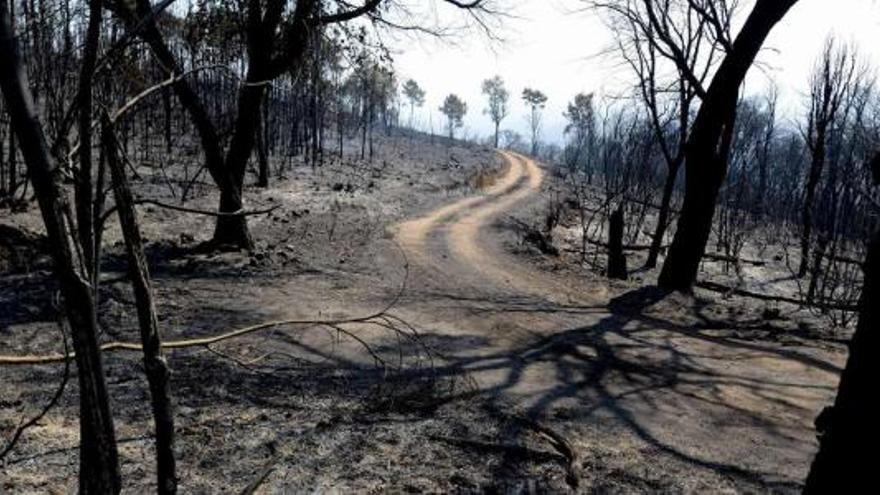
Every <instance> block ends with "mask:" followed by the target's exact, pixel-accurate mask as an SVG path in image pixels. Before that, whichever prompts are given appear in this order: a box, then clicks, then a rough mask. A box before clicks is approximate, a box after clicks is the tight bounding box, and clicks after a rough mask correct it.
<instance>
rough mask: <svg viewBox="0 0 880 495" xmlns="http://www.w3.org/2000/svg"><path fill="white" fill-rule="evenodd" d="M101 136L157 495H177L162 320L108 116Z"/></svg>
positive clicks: (171, 406)
mask: <svg viewBox="0 0 880 495" xmlns="http://www.w3.org/2000/svg"><path fill="white" fill-rule="evenodd" d="M102 134H103V142H104V146H105V148H104V149H105V153H106V157H107V164H108V166H109V168H110V174H111V176H112V178H113V192H114V197H115V198H116V211H117V213H118V214H119V225H120V227H121V230H122V237H123V239H124V240H125V251H126V255H127V258H128V274H129V278H131V285H132V288H133V289H134V296H135V302H136V305H137V315H138V324H139V326H140V334H141V345H142V346H143V353H144V370H145V371H146V375H147V382H148V383H149V385H150V400H151V406H152V409H153V421H154V423H155V430H156V475H157V482H158V484H157V492H158V493H160V494H161V495H173V494H174V493H177V473H176V468H175V462H174V411H173V405H172V402H171V393H170V391H169V387H168V379H169V377H170V371H169V369H168V364H167V363H166V362H165V358H164V357H163V356H162V339H161V337H160V335H159V319H158V317H157V316H156V306H155V304H154V303H153V289H152V284H151V282H150V271H149V267H148V266H147V257H146V255H145V254H144V247H143V241H142V240H141V230H140V227H139V226H138V220H137V213H136V212H135V210H134V199H133V197H132V194H131V188H130V186H129V184H128V178H127V177H126V176H125V166H124V165H123V164H122V162H121V161H120V160H119V157H118V156H117V155H116V149H117V147H116V146H117V145H116V137H115V136H114V134H113V129H112V124H111V123H110V119H109V118H108V117H107V116H106V115H105V117H104V119H103V122H102Z"/></svg>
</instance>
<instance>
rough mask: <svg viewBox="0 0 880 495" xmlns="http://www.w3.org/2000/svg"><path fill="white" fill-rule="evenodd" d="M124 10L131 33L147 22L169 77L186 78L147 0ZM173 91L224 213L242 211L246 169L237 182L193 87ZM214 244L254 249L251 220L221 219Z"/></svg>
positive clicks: (147, 38)
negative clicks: (187, 118) (192, 130)
mask: <svg viewBox="0 0 880 495" xmlns="http://www.w3.org/2000/svg"><path fill="white" fill-rule="evenodd" d="M123 6H124V4H121V3H115V4H114V7H115V8H116V9H117V10H116V12H117V14H119V16H120V17H122V19H123V21H124V22H125V24H126V26H127V27H128V29H135V28H136V27H138V25H139V24H140V22H144V24H143V25H142V26H140V31H139V32H138V33H137V34H138V36H140V37H141V39H143V40H144V42H145V43H146V44H147V45H148V46H149V47H150V50H151V52H152V53H153V56H154V57H155V58H156V60H157V61H158V62H159V67H160V68H161V70H162V72H163V74H164V75H165V77H171V76H172V75H180V74H182V73H183V70H182V68H181V66H180V64H179V63H178V61H177V58H176V57H175V56H174V54H173V53H172V52H171V49H170V48H169V47H168V45H167V43H166V42H165V39H164V38H163V37H162V34H161V32H160V31H159V28H158V26H157V24H156V21H155V19H154V18H153V17H152V14H151V13H152V10H151V7H150V3H149V2H148V1H146V0H138V1H137V8H136V11H128V10H125V9H124V8H123ZM142 19H143V21H141V20H142ZM172 88H173V89H174V92H175V94H176V95H177V99H178V101H180V104H181V106H183V108H184V109H185V110H186V111H187V113H188V114H189V116H190V118H191V120H192V122H193V126H194V127H195V129H196V132H197V133H198V134H199V141H200V143H201V145H202V151H203V152H204V153H205V167H206V168H207V169H208V172H209V173H210V175H211V178H212V179H213V180H214V183H215V184H217V187H218V188H219V189H220V211H221V212H227V213H228V212H233V211H238V210H240V209H241V207H242V198H241V194H242V183H243V178H244V172H243V170H244V165H241V168H242V173H241V180H237V179H236V174H234V173H233V172H232V169H231V168H230V166H229V163H227V161H226V160H224V157H223V151H222V150H221V148H220V137H219V135H218V133H217V129H216V127H215V126H214V124H213V123H212V122H211V118H210V117H209V115H208V111H207V109H206V107H205V106H204V104H203V102H202V101H201V100H200V99H199V97H198V95H197V94H196V92H195V91H194V90H193V88H192V86H190V84H189V82H187V80H186V79H184V78H179V79H177V80H176V81H175V82H174V84H173V85H172ZM243 89H244V88H243ZM245 113H247V112H245ZM250 132H251V136H250V142H251V146H250V148H249V149H248V150H247V152H248V156H249V155H250V152H251V150H252V149H253V144H252V143H253V139H254V132H253V127H251V131H250ZM233 144H234V143H233ZM240 155H241V150H240V149H237V150H236V152H235V153H234V154H233V153H232V150H230V154H229V156H236V157H238V156H240ZM244 161H245V164H246V162H247V157H245V160H244ZM212 241H213V243H215V244H217V245H232V246H235V247H240V248H245V249H249V248H251V247H253V240H252V239H251V236H250V232H249V231H248V228H247V219H246V218H245V217H243V216H220V217H218V218H217V223H216V225H215V229H214V238H213V239H212Z"/></svg>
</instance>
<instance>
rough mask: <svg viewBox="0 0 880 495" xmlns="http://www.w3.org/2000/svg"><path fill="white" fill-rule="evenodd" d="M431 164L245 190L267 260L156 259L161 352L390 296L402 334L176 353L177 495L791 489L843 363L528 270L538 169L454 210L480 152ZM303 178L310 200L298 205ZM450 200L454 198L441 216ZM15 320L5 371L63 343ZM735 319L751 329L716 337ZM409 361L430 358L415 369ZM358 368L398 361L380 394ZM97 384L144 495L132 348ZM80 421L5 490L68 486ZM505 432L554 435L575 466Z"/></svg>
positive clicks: (55, 433) (650, 296)
mask: <svg viewBox="0 0 880 495" xmlns="http://www.w3.org/2000/svg"><path fill="white" fill-rule="evenodd" d="M407 142H409V139H408V138H407ZM425 149H426V148H425V146H424V145H422V146H420V147H417V148H413V158H412V164H410V163H409V161H407V163H402V164H400V165H399V166H398V167H397V168H396V169H394V170H392V171H388V172H386V177H385V179H384V182H383V183H381V184H379V185H377V186H376V187H375V188H374V189H372V191H373V192H358V193H356V194H348V193H339V195H338V196H337V197H335V199H334V202H333V204H332V205H326V204H325V203H327V200H326V192H325V191H326V189H330V187H331V186H335V185H337V184H338V183H342V181H343V180H342V179H341V178H340V176H332V177H331V176H328V177H327V178H325V179H321V177H318V176H310V175H306V176H304V177H300V178H297V179H296V180H291V181H288V182H284V183H281V184H280V185H279V187H278V188H276V189H274V190H271V191H262V192H261V193H262V194H266V195H271V196H273V197H274V198H275V199H274V200H273V203H280V204H282V205H283V207H282V208H281V209H280V210H279V213H278V214H276V215H275V216H274V217H271V218H261V219H255V220H254V225H253V226H254V228H255V230H256V231H258V232H259V233H260V236H261V238H263V239H267V240H271V245H272V246H273V247H267V248H266V252H265V253H263V254H262V256H260V257H258V256H256V255H255V254H254V253H250V254H249V253H227V254H224V255H219V256H215V255H213V254H208V255H202V254H198V253H191V254H181V253H178V252H177V251H175V250H165V251H163V250H161V249H159V248H161V246H162V245H161V244H159V245H156V246H154V250H156V253H155V255H156V260H155V263H154V281H155V282H156V284H157V296H158V298H159V301H160V306H159V309H160V313H161V314H162V315H165V316H166V317H167V319H165V320H163V327H164V328H165V332H166V335H167V340H166V341H175V340H182V339H191V338H199V337H206V336H214V335H216V334H217V333H218V332H219V331H220V330H223V329H227V330H228V329H236V328H242V327H246V326H249V325H256V324H264V323H266V322H271V321H279V320H281V321H286V320H291V319H307V320H311V321H314V320H324V319H326V318H340V319H345V318H352V317H356V316H359V315H370V314H374V312H375V311H377V310H379V309H381V308H383V307H386V306H387V305H388V304H389V301H391V300H393V301H395V303H396V304H394V306H393V308H392V309H391V310H390V311H391V313H390V314H391V315H392V316H393V317H396V318H398V319H396V320H393V321H392V320H387V319H381V318H379V319H378V321H374V322H373V323H371V324H366V323H363V324H360V323H359V324H353V325H348V326H346V327H345V330H346V331H350V332H351V335H352V336H354V337H356V338H354V337H353V338H344V337H341V333H340V331H339V330H337V331H333V328H327V327H326V326H321V325H290V326H282V327H279V328H272V329H268V330H266V331H264V332H259V333H254V334H248V335H247V336H244V337H241V338H238V339H231V340H228V341H225V342H223V343H220V344H218V345H213V346H209V347H207V348H205V347H201V346H200V347H198V348H189V349H178V350H175V351H173V352H169V362H170V363H171V365H172V368H173V369H174V374H173V376H172V378H173V381H174V383H173V385H174V386H173V389H174V391H175V397H176V400H177V405H178V411H177V418H176V419H177V424H178V430H179V431H178V433H179V451H180V456H179V466H180V469H181V479H182V483H183V484H182V485H181V486H182V488H181V491H184V492H187V493H228V492H238V491H240V490H241V488H243V487H244V486H247V485H248V483H250V482H251V481H252V480H253V479H254V478H255V477H256V476H257V475H258V474H259V473H260V472H262V471H263V470H264V468H265V466H266V465H271V466H273V471H272V474H271V475H270V476H269V477H268V478H266V481H265V484H264V485H263V489H264V492H265V493H287V492H300V491H316V490H318V491H345V492H355V493H373V492H388V491H390V492H401V491H412V492H447V491H455V490H463V491H468V490H469V489H473V491H476V492H481V491H489V492H514V493H518V492H524V491H530V492H535V491H539V492H541V491H548V492H556V491H564V490H567V489H570V488H571V484H570V483H567V481H566V467H565V464H566V463H568V464H569V465H570V466H571V468H573V470H574V471H575V472H576V474H577V476H578V477H579V478H580V485H579V488H580V489H581V490H595V491H600V492H612V493H621V492H622V493H631V492H658V491H659V492H671V493H678V492H700V493H704V492H710V493H718V492H747V493H755V492H765V491H769V490H772V491H787V492H796V491H797V490H798V489H799V486H800V483H801V481H802V480H803V479H804V477H805V474H806V470H807V468H808V465H809V462H810V459H811V458H812V456H813V452H814V450H815V447H816V442H815V433H814V428H813V425H812V421H813V418H814V417H815V416H816V414H817V413H818V412H819V410H820V409H821V408H822V407H823V406H824V405H825V404H827V403H828V402H829V401H830V399H831V397H832V396H833V394H834V389H835V386H836V376H837V373H839V370H840V366H841V362H842V359H843V354H842V353H841V352H840V351H839V346H837V347H834V346H831V345H825V343H824V342H821V341H817V340H815V339H814V340H809V339H808V338H807V337H804V336H799V335H795V334H792V333H791V332H787V331H783V330H779V329H778V328H777V327H775V326H773V325H772V324H768V322H766V321H763V320H762V319H761V318H760V314H761V308H760V307H755V306H754V305H752V306H751V307H747V306H745V303H744V302H743V303H742V307H740V306H739V305H740V303H736V304H734V303H732V302H724V301H714V302H706V301H701V300H699V299H694V298H688V297H684V296H679V295H664V294H661V293H658V292H657V291H656V290H652V289H644V288H641V285H643V284H641V283H638V282H633V283H630V284H617V283H615V284H609V283H608V281H606V280H604V279H603V278H601V277H598V276H595V275H589V274H586V273H583V272H580V271H575V270H567V269H560V270H557V271H553V270H551V269H547V264H548V263H549V262H548V259H547V258H546V257H538V256H536V255H524V254H523V253H522V249H521V247H522V246H521V245H520V242H521V240H520V235H521V234H520V233H519V232H517V231H516V230H515V229H513V228H511V225H512V224H513V223H512V222H511V221H510V218H511V217H515V218H521V219H525V220H527V221H531V222H534V221H535V220H536V219H537V218H539V217H540V213H541V208H543V205H542V203H541V201H542V198H541V196H542V194H540V192H541V191H543V190H545V187H546V186H545V184H544V182H545V181H546V180H547V179H546V176H545V175H546V174H545V173H544V172H543V170H542V169H541V168H540V167H539V166H538V165H537V164H536V163H534V162H533V161H531V160H529V159H526V158H524V157H522V156H519V155H515V154H506V155H504V159H505V161H506V167H504V168H503V169H502V170H501V171H500V172H499V173H498V174H497V176H495V177H494V179H495V180H494V183H492V184H490V185H489V186H488V187H487V188H486V189H485V190H483V191H481V192H480V193H479V194H475V195H472V196H468V197H462V196H460V195H461V194H470V193H471V189H470V188H469V187H464V186H462V184H464V183H465V182H462V181H465V180H466V179H464V177H469V176H470V175H466V174H470V173H471V171H476V170H484V167H483V165H488V164H489V163H490V162H491V161H492V155H491V153H490V152H489V151H488V150H487V151H486V152H485V153H484V154H480V155H474V156H475V157H474V158H472V159H473V160H474V161H475V162H478V163H479V164H480V168H470V169H468V170H466V171H463V170H461V169H458V168H453V167H449V166H443V167H442V168H441V167H440V166H439V165H437V163H446V162H445V161H444V160H445V158H448V157H449V156H451V155H450V153H451V151H449V150H448V149H447V148H446V145H443V146H439V147H438V148H437V149H436V150H435V151H436V153H435V155H433V157H434V158H433V159H429V158H430V157H426V156H425ZM455 153H456V154H458V155H459V156H461V157H468V156H471V155H469V153H471V152H468V151H467V150H457V151H455ZM441 158H442V159H443V160H441ZM450 162H451V160H450ZM431 163H434V165H430V164H431ZM426 167H434V171H433V172H431V171H430V170H428V172H427V173H426ZM489 168H492V169H494V168H495V167H494V166H493V167H489ZM462 172H465V173H462ZM303 173H304V172H303ZM438 178H445V179H444V180H443V181H442V182H441V181H440V180H439V179H438ZM319 179H321V180H323V182H320V184H324V186H323V187H324V188H325V189H322V190H320V191H319V190H318V189H317V187H316V186H314V185H312V186H310V184H312V183H311V182H310V181H318V180H319ZM346 180H347V179H346ZM315 183H316V184H317V183H318V182H315ZM456 184H457V185H456ZM449 198H455V199H451V200H450V199H449ZM443 201H451V203H450V204H447V205H443V206H437V205H438V204H442V202H443ZM337 202H349V203H350V205H349V207H348V208H347V209H345V208H342V207H340V206H339V205H338V204H337ZM402 203H405V204H402ZM205 204H208V203H205ZM267 204H268V203H267ZM319 206H323V207H325V208H326V211H324V212H323V213H322V212H321V211H318V210H317V208H318V207H319ZM431 208H434V209H433V210H431ZM310 209H311V210H315V211H313V212H312V213H311V214H309V213H308V211H309V210H310ZM385 210H387V211H385ZM425 210H430V211H429V212H428V213H426V214H424V213H423V214H421V215H420V216H418V217H417V218H415V219H413V220H407V221H403V222H402V223H396V222H399V219H400V218H404V216H405V215H408V214H411V212H413V211H425ZM377 211H378V212H380V213H382V214H380V215H376V216H375V218H373V219H372V220H371V217H370V215H368V213H371V212H377ZM340 212H341V213H340ZM398 213H399V215H398ZM161 214H162V213H161V212H158V213H155V214H153V215H156V216H158V215H161ZM391 214H394V215H395V216H393V217H390V216H389V215H391ZM340 215H343V216H341V217H340ZM147 218H148V219H149V220H150V221H149V222H145V225H146V227H147V228H149V229H151V230H149V233H150V236H151V237H154V236H156V237H158V236H159V235H160V233H161V235H164V236H165V238H166V242H169V239H174V238H176V237H177V236H179V235H180V234H181V233H183V232H189V231H191V230H192V229H193V228H194V225H195V224H190V223H180V222H178V221H176V220H174V221H172V219H168V218H159V217H156V218H154V217H153V216H150V217H147ZM340 218H341V219H342V220H340ZM390 218H394V219H395V220H391V219H390ZM343 220H344V221H343ZM30 221H33V222H38V221H39V218H38V216H36V215H34V216H33V218H32V219H30ZM388 223H395V224H394V225H393V226H392V227H390V228H391V231H392V233H393V237H394V240H395V241H396V242H397V244H398V245H399V246H401V247H402V248H403V251H404V252H405V253H406V255H407V256H406V257H407V259H408V260H409V264H408V267H409V269H408V274H409V276H408V278H407V284H406V285H405V290H404V291H402V292H401V291H400V289H401V285H400V279H401V277H400V275H401V273H402V272H403V271H404V270H402V266H403V265H404V264H403V263H402V259H401V256H400V252H399V251H398V250H397V249H396V248H395V246H394V243H393V242H391V241H390V240H389V238H388V237H389V236H388V235H387V234H388V231H387V230H386V225H387V224H388ZM171 227H173V228H171ZM174 229H177V230H174ZM172 245H175V244H173V243H172ZM162 253H165V254H164V256H165V257H164V258H163V257H162ZM175 253H176V254H175ZM272 260H274V261H272ZM549 265H551V266H552V263H549ZM46 277H47V278H45V281H46V283H48V282H49V281H50V280H49V278H48V276H46ZM120 280H122V279H120ZM25 282H27V283H25ZM22 284H23V285H21V287H22V288H20V289H16V291H14V292H15V293H16V294H24V295H25V296H28V297H30V298H31V299H33V300H34V301H43V300H48V299H49V298H48V297H46V295H45V294H46V293H47V292H46V291H47V290H48V289H43V288H41V287H42V286H39V285H37V282H35V281H34V280H32V279H31V278H26V279H25V280H24V282H22ZM109 285H110V284H109V283H108V287H107V288H106V289H105V292H106V294H105V297H103V298H102V299H103V301H105V302H104V307H103V309H104V311H103V315H104V318H105V320H106V326H107V328H112V329H120V330H118V334H114V335H112V337H115V338H117V339H123V340H131V336H132V335H136V331H135V330H134V328H135V324H136V322H135V320H134V319H133V318H131V317H130V315H131V311H129V310H128V306H126V303H125V300H126V298H127V297H129V296H128V287H127V285H125V283H124V280H122V281H121V282H116V283H115V285H113V286H112V287H110V286H109ZM50 287H51V286H50ZM12 292H13V291H8V292H7V293H5V294H4V295H7V296H10V295H12ZM398 295H402V297H400V298H399V299H398V298H397V296H398ZM10 307H16V306H10ZM21 307H22V308H23V309H22V311H19V312H16V313H12V314H7V315H6V316H5V319H0V323H3V324H4V325H5V326H6V328H7V329H8V332H9V335H8V336H6V335H5V336H4V339H2V341H0V354H10V355H13V354H14V355H21V354H29V353H38V352H45V350H46V349H53V348H56V349H57V346H58V345H59V344H58V342H57V338H56V337H55V336H56V332H55V331H54V327H55V323H54V320H52V319H49V320H46V321H45V322H42V323H41V322H40V321H37V322H36V323H34V321H33V320H34V317H33V315H32V314H31V313H32V311H31V309H30V308H31V306H24V305H21ZM25 309H26V310H27V311H25ZM731 310H736V311H739V312H741V313H744V314H754V315H758V317H757V318H755V319H752V320H751V321H748V322H746V323H739V324H738V323H733V322H732V321H733V320H736V319H735V318H731V314H729V312H730V311H731ZM740 310H741V311H740ZM740 320H742V319H740ZM740 320H737V321H740ZM4 322H5V323H4ZM391 323H395V324H398V323H405V325H407V326H406V328H407V329H409V330H412V331H414V332H417V333H418V344H417V345H410V344H413V342H411V341H407V340H406V339H405V338H401V335H400V334H395V333H394V332H391V331H389V329H388V326H390V325H391ZM126 325H127V326H126ZM0 328H3V327H2V326H0ZM53 339H55V340H53ZM363 344H366V345H367V346H369V347H370V348H371V351H370V352H365V346H364V345H363ZM4 346H5V347H4ZM425 347H428V348H430V349H431V350H432V351H433V352H432V353H431V356H432V357H433V359H432V360H431V361H430V367H426V366H424V364H425V361H426V360H424V359H423V358H422V357H421V356H424V355H425V353H422V350H423V349H424V348H425ZM373 352H374V353H376V354H372V353H373ZM376 355H380V356H381V357H383V358H385V359H386V362H394V361H396V360H397V359H398V358H400V359H401V361H404V360H407V359H408V360H409V361H407V363H410V362H415V363H416V364H417V366H407V367H404V369H403V370H402V372H401V373H400V374H399V375H398V374H391V375H388V374H386V371H387V369H385V368H383V367H381V366H380V367H376V366H375V363H376V361H375V360H374V357H375V356H376ZM410 356H416V357H410ZM106 365H107V373H108V377H109V379H108V381H109V383H110V391H111V395H112V396H113V398H114V407H115V413H116V424H117V431H118V434H119V437H120V439H121V440H120V444H121V446H122V448H121V455H122V457H123V463H122V465H123V478H124V479H125V480H126V483H127V485H126V486H127V491H130V492H132V493H141V492H145V493H148V492H151V491H155V490H154V487H152V485H151V483H153V479H154V478H153V476H152V471H151V470H152V465H151V464H150V459H152V455H153V454H152V452H153V451H152V441H151V437H150V434H151V424H150V421H149V420H148V419H147V418H149V410H148V406H147V404H148V403H149V401H148V400H147V399H146V398H147V397H148V393H149V392H148V389H147V388H146V385H145V383H144V380H143V378H142V372H141V371H140V359H139V357H138V353H108V354H107V358H106ZM3 372H4V373H6V374H5V375H4V377H3V386H4V389H3V390H4V393H7V390H8V391H11V392H12V393H10V397H7V396H5V395H4V396H3V397H2V399H3V400H5V401H7V402H6V403H5V405H4V407H2V408H0V425H2V424H5V425H15V424H18V423H19V421H20V418H21V417H24V416H27V415H30V414H32V412H33V411H36V410H38V408H39V407H41V405H42V404H43V403H44V402H45V400H46V397H49V396H51V394H52V393H53V392H54V390H55V388H54V387H55V384H56V383H58V382H59V380H60V376H61V373H62V369H61V367H60V366H58V365H54V366H41V367H36V368H33V369H31V368H19V367H15V368H12V369H5V370H3ZM437 377H439V378H440V379H439V380H438V379H437ZM7 383H8V388H5V387H7ZM377 392H378V393H377ZM438 399H439V400H438ZM435 401H436V402H435ZM0 402H2V401H0ZM10 404H11V406H10ZM16 404H19V405H16ZM77 414H78V411H77V401H76V394H74V393H69V394H67V395H66V396H65V398H64V400H63V402H62V404H60V405H59V406H58V408H57V410H56V411H55V412H54V413H53V414H50V415H49V416H47V417H46V418H44V420H43V421H42V422H41V425H39V426H38V427H35V428H33V429H32V430H31V431H29V432H28V435H27V437H26V438H25V441H24V442H23V443H22V444H21V445H20V447H19V449H18V451H17V453H16V456H15V457H14V458H13V459H11V460H9V463H8V465H7V466H6V467H5V468H3V467H0V481H2V483H4V484H3V485H0V492H2V491H3V490H4V489H5V490H7V491H9V492H10V493H17V492H26V493H33V492H46V491H49V489H50V488H51V489H55V488H58V487H65V486H67V487H68V488H69V489H70V490H72V489H74V488H73V485H74V484H75V479H76V470H77V465H78V462H77V456H76V446H77V444H78V424H77V421H76V418H77ZM511 417H519V418H527V420H528V421H533V422H535V423H534V424H540V425H542V426H543V427H546V428H549V429H551V430H552V431H554V432H556V433H557V434H558V435H559V436H561V437H564V438H565V439H567V442H568V443H569V444H570V446H571V450H572V451H573V454H574V455H573V456H572V455H562V452H561V450H560V449H559V448H558V445H557V447H556V448H554V447H553V446H552V445H551V442H548V440H547V435H546V434H540V433H539V432H537V431H536V429H535V428H534V427H527V426H524V425H525V423H522V422H518V421H512V420H511V419H510V418H511ZM450 437H452V439H453V440H454V441H452V442H450V441H449V439H450ZM443 438H445V439H446V440H443ZM47 466H51V467H50V468H47ZM3 469H5V471H4V470H3ZM230 487H235V489H231V488H230ZM58 489H59V490H60V491H63V489H61V488H58Z"/></svg>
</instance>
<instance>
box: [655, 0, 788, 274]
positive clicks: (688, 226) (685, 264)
mask: <svg viewBox="0 0 880 495" xmlns="http://www.w3.org/2000/svg"><path fill="white" fill-rule="evenodd" d="M795 3H797V0H758V2H757V3H756V4H755V7H754V8H753V10H752V12H751V13H750V14H749V17H748V19H746V22H745V24H744V25H743V27H742V30H741V31H740V33H739V35H738V36H737V38H736V41H734V43H733V47H732V50H731V51H730V52H728V54H727V56H726V57H725V58H724V61H723V62H722V63H721V66H720V67H719V68H718V72H717V73H716V74H715V77H714V78H713V80H712V84H711V85H710V87H709V90H708V91H707V95H706V98H705V101H704V102H703V105H702V106H701V107H700V111H699V112H698V114H697V117H696V120H695V121H694V126H693V129H692V131H691V136H690V139H689V141H688V146H687V150H686V157H685V177H686V180H687V182H686V184H685V197H684V203H683V204H682V208H681V218H679V221H678V228H677V230H676V232H675V237H674V238H673V240H672V245H671V246H670V249H669V255H668V256H667V258H666V262H665V263H664V264H663V270H662V271H661V273H660V278H659V280H658V283H659V285H660V286H661V287H663V288H666V289H671V290H683V291H689V290H690V289H691V287H692V286H693V284H694V282H695V281H696V279H697V272H698V271H699V267H700V260H701V259H702V257H703V253H704V252H705V249H706V243H707V242H708V240H709V234H710V232H711V230H712V218H713V216H714V213H715V203H716V201H717V198H718V191H719V189H720V187H721V184H722V182H723V181H724V177H725V175H726V174H727V159H728V154H729V148H730V141H731V136H732V132H733V126H734V123H735V120H736V103H737V99H738V96H739V88H740V86H741V85H742V82H743V80H744V79H745V77H746V74H747V73H748V71H749V68H750V67H751V66H752V63H753V62H754V60H755V57H756V56H757V54H758V51H759V50H760V49H761V46H762V45H763V44H764V40H765V39H766V38H767V36H768V35H769V34H770V31H771V30H772V29H773V27H774V26H775V25H776V24H777V23H778V22H779V21H780V20H782V18H783V17H784V16H785V14H786V13H787V12H788V10H789V9H790V8H791V7H792V6H793V5H794V4H795Z"/></svg>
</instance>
